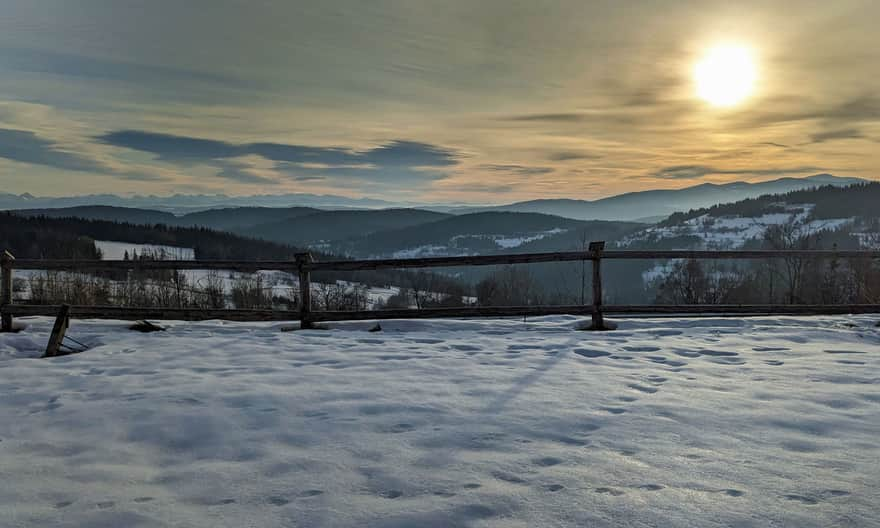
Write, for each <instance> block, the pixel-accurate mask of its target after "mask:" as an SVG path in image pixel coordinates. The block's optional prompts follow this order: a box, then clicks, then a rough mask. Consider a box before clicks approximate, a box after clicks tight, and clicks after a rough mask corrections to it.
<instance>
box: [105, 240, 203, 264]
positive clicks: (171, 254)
mask: <svg viewBox="0 0 880 528" xmlns="http://www.w3.org/2000/svg"><path fill="white" fill-rule="evenodd" d="M95 245H96V246H97V247H98V249H100V250H101V254H102V256H103V257H104V259H105V260H122V258H123V257H124V256H125V253H126V252H128V254H129V255H132V254H133V253H134V252H137V254H138V255H143V254H144V253H145V252H147V253H150V254H152V255H164V256H165V259H166V260H172V259H173V260H193V259H194V258H196V257H195V251H194V250H193V248H185V247H178V246H162V245H158V244H133V243H131V242H113V241H110V240H95Z"/></svg>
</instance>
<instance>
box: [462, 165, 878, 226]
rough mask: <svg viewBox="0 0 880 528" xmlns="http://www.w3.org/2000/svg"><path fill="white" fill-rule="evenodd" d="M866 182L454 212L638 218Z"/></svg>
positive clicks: (793, 181) (773, 184) (786, 182)
mask: <svg viewBox="0 0 880 528" xmlns="http://www.w3.org/2000/svg"><path fill="white" fill-rule="evenodd" d="M866 181H867V180H863V179H860V178H841V177H838V176H833V175H831V174H816V175H814V176H809V177H806V178H781V179H777V180H772V181H767V182H761V183H747V182H733V183H726V184H714V183H704V184H701V185H696V186H693V187H687V188H684V189H675V190H665V189H658V190H649V191H639V192H632V193H626V194H620V195H617V196H611V197H609V198H602V199H600V200H594V201H588V200H572V199H550V200H529V201H526V202H517V203H512V204H508V205H500V206H493V207H482V208H473V207H469V208H459V209H454V210H453V212H456V213H459V214H461V213H470V212H480V211H511V212H529V213H544V214H551V215H557V216H564V217H566V218H574V219H578V220H638V219H646V218H650V217H658V216H668V215H670V214H672V213H675V212H677V211H687V210H689V209H695V208H699V207H709V206H711V205H715V204H719V203H727V202H732V201H737V200H743V199H746V198H754V197H757V196H761V195H764V194H779V193H786V192H789V191H794V190H800V189H807V188H811V187H817V186H824V185H834V186H845V185H851V184H854V183H865V182H866Z"/></svg>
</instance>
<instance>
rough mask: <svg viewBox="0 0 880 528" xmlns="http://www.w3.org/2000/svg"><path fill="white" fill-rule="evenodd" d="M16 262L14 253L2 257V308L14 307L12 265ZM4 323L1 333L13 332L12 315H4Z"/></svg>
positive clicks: (5, 252) (0, 258)
mask: <svg viewBox="0 0 880 528" xmlns="http://www.w3.org/2000/svg"><path fill="white" fill-rule="evenodd" d="M14 261H15V257H13V256H12V253H10V252H8V251H4V252H3V254H2V255H0V270H2V272H0V275H2V276H0V306H2V307H4V308H5V307H7V306H12V263H13V262H14ZM0 319H2V321H0V331H2V332H11V331H12V314H10V313H5V312H4V313H3V315H2V318H0Z"/></svg>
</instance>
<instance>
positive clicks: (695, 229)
mask: <svg viewBox="0 0 880 528" xmlns="http://www.w3.org/2000/svg"><path fill="white" fill-rule="evenodd" d="M786 208H787V209H788V210H789V211H788V212H785V213H771V214H764V215H761V216H756V217H742V216H718V217H715V216H709V215H708V214H704V215H701V216H698V217H696V218H691V219H688V220H685V221H683V222H681V223H680V224H677V225H674V226H667V227H658V226H655V227H649V228H646V229H644V230H642V231H640V232H638V233H636V234H634V235H631V236H629V237H627V238H625V239H624V240H622V241H621V243H620V245H621V246H624V247H626V246H633V245H637V244H638V243H639V242H642V241H645V240H663V239H668V238H674V237H683V236H694V237H697V238H699V239H700V240H701V243H702V246H703V247H705V248H711V249H737V248H741V247H742V246H743V245H744V244H745V243H746V242H748V241H749V240H754V239H758V238H761V237H762V236H763V235H764V233H765V232H766V231H767V228H768V227H770V226H774V225H781V224H787V223H797V224H798V229H799V231H800V232H801V233H805V234H806V233H815V232H818V231H822V230H829V231H833V230H835V229H839V228H841V227H843V226H846V225H848V224H852V223H853V222H854V221H855V219H854V218H832V219H813V220H809V217H810V213H811V212H812V210H813V208H814V205H813V204H793V205H786Z"/></svg>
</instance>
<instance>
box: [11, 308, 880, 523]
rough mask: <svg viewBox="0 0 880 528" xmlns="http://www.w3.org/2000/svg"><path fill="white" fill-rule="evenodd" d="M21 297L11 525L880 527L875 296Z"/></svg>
mask: <svg viewBox="0 0 880 528" xmlns="http://www.w3.org/2000/svg"><path fill="white" fill-rule="evenodd" d="M19 321H20V322H25V323H27V324H28V327H27V328H26V329H25V330H24V331H22V332H21V333H18V334H0V369H2V370H0V371H2V373H3V376H2V377H0V482H3V485H2V486H0V526H4V527H5V526H10V527H18V526H108V527H111V526H112V527H116V526H126V527H137V526H175V527H178V526H183V527H189V526H193V527H195V526H199V527H201V526H212V527H213V526H229V527H240V526H303V527H321V526H327V527H339V526H341V527H354V526H358V527H361V526H367V527H371V526H372V527H385V528H389V527H405V526H406V527H410V526H411V527H500V526H505V527H507V526H513V527H524V526H599V527H604V526H692V527H720V526H738V527H752V526H754V527H758V526H762V527H763V526H792V527H827V526H880V506H878V505H880V492H878V489H880V443H878V440H877V439H878V438H880V360H878V356H877V354H878V350H880V346H878V345H880V328H877V327H876V326H875V324H876V317H868V316H855V317H813V318H795V317H775V318H770V317H765V318H752V319H716V318H706V319H654V320H651V319H622V320H619V321H618V322H619V324H620V330H618V331H613V332H603V333H594V332H580V331H576V330H575V328H577V327H578V326H579V325H580V324H581V322H582V321H581V320H580V319H577V318H573V317H547V318H537V319H531V320H529V322H526V323H524V322H523V321H522V320H521V319H516V320H514V319H503V320H479V321H477V320H464V321H382V323H381V324H382V328H383V331H382V332H377V333H368V332H367V331H366V329H367V328H369V327H370V326H372V323H371V322H359V323H339V324H333V325H330V326H331V329H330V330H309V331H296V332H282V331H280V328H281V327H282V326H285V325H280V324H273V323H226V322H219V321H210V322H204V323H184V322H168V323H166V325H167V326H168V331H166V332H158V333H152V334H140V333H135V332H131V331H129V330H127V329H126V327H127V325H128V323H124V322H115V321H109V322H102V321H74V322H73V324H72V327H71V330H70V334H71V335H73V336H74V337H76V338H77V339H79V340H81V341H84V342H86V343H89V344H91V345H93V346H94V348H93V349H91V350H89V351H87V352H85V353H83V354H79V355H75V356H67V357H63V358H56V359H51V360H37V359H30V357H33V356H37V355H39V354H40V353H41V352H42V348H43V347H44V346H45V342H46V339H47V338H48V332H49V330H50V329H51V320H49V319H47V318H31V319H20V320H19Z"/></svg>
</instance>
